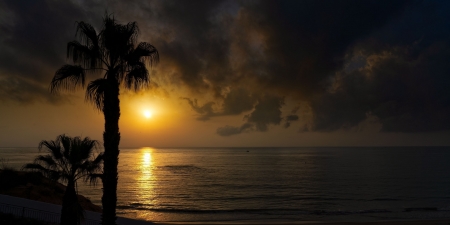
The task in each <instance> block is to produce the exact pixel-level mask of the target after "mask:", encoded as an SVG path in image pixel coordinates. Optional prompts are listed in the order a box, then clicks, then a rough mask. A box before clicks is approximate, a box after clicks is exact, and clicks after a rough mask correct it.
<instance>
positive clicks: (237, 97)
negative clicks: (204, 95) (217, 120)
mask: <svg viewBox="0 0 450 225" xmlns="http://www.w3.org/2000/svg"><path fill="white" fill-rule="evenodd" d="M221 97H222V104H221V107H220V108H219V109H217V110H214V108H213V106H214V104H215V103H214V102H207V103H204V104H203V105H199V103H198V102H197V99H190V98H182V99H184V100H186V101H187V103H188V104H189V106H191V108H192V109H193V110H194V111H195V112H196V113H197V114H199V116H198V117H197V119H198V120H200V121H206V120H209V119H210V118H211V117H217V116H230V115H240V114H241V113H243V112H246V111H250V110H252V109H253V106H254V104H256V101H257V98H256V96H254V95H252V94H251V93H249V92H248V91H246V90H245V89H231V90H229V91H228V93H226V95H225V96H221Z"/></svg>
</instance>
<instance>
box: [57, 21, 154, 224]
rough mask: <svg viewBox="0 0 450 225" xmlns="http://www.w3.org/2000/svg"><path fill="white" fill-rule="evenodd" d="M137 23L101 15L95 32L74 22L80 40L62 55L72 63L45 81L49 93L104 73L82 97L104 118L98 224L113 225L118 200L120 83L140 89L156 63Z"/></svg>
mask: <svg viewBox="0 0 450 225" xmlns="http://www.w3.org/2000/svg"><path fill="white" fill-rule="evenodd" d="M138 32H139V29H138V26H137V24H136V22H132V23H128V24H126V25H122V24H118V23H117V22H116V20H115V19H114V17H111V16H110V15H105V17H104V18H103V28H102V30H101V31H100V32H99V33H97V32H96V30H95V29H94V27H93V26H92V25H90V24H88V23H85V22H78V23H77V31H76V36H78V37H79V39H80V42H78V41H72V42H69V43H68V44H67V57H68V58H69V59H72V60H73V62H74V64H75V65H65V66H63V67H62V68H60V69H59V70H58V71H56V74H55V76H54V77H53V80H52V82H51V85H50V89H51V91H52V92H57V91H59V90H60V89H68V90H73V89H75V88H77V87H84V86H85V81H86V74H87V73H88V72H90V73H92V74H96V73H103V76H102V77H101V78H99V79H96V80H93V81H91V82H90V83H89V84H88V85H87V89H86V100H88V101H90V102H92V103H93V104H94V105H95V106H96V107H97V108H98V109H99V110H102V111H103V114H104V117H105V132H104V133H103V141H104V147H105V159H104V178H103V196H102V205H103V214H102V224H107V225H111V224H115V220H116V203H117V193H116V191H117V179H118V173H117V164H118V163H119V142H120V133H119V117H120V107H119V87H120V86H121V85H123V86H124V87H125V88H126V89H132V90H135V91H137V90H139V89H141V88H145V87H147V85H148V84H149V81H150V78H149V72H148V70H147V68H146V65H150V66H151V65H152V64H154V63H156V62H158V61H159V54H158V51H157V50H156V48H155V47H153V46H152V45H151V44H149V43H146V42H141V43H139V44H138V45H136V39H137V36H138Z"/></svg>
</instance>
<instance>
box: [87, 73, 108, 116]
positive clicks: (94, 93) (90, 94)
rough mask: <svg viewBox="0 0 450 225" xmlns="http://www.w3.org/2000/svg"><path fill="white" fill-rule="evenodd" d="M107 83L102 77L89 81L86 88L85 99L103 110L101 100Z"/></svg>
mask: <svg viewBox="0 0 450 225" xmlns="http://www.w3.org/2000/svg"><path fill="white" fill-rule="evenodd" d="M107 85H108V82H107V80H106V79H103V78H100V79H97V80H94V81H91V82H90V83H89V84H88V86H87V88H86V101H89V102H91V103H92V104H94V106H95V107H97V109H99V110H103V100H104V98H105V90H106V88H107Z"/></svg>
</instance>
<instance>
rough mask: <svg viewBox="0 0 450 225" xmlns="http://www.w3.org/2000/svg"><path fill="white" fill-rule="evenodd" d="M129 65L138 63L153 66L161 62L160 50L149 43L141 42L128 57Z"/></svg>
mask: <svg viewBox="0 0 450 225" xmlns="http://www.w3.org/2000/svg"><path fill="white" fill-rule="evenodd" d="M127 61H128V64H129V65H130V66H133V65H134V64H135V63H137V62H144V63H145V64H146V65H150V66H153V65H154V64H157V63H158V62H159V53H158V50H157V49H156V48H155V47H154V46H153V45H151V44H149V43H147V42H141V43H139V45H138V46H137V47H136V49H134V51H133V52H131V53H130V54H129V55H128V57H127Z"/></svg>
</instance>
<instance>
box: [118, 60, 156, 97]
mask: <svg viewBox="0 0 450 225" xmlns="http://www.w3.org/2000/svg"><path fill="white" fill-rule="evenodd" d="M149 83H150V76H149V74H148V70H147V68H146V67H145V65H144V64H143V63H142V62H139V63H136V64H135V65H134V66H133V67H132V69H131V71H130V72H129V73H128V74H127V75H126V76H125V83H124V85H125V88H127V89H132V90H134V91H139V90H140V89H142V88H146V87H147V86H148V84H149Z"/></svg>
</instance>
